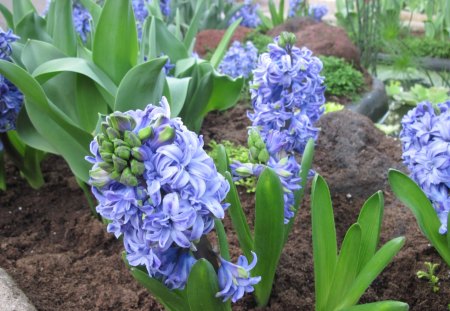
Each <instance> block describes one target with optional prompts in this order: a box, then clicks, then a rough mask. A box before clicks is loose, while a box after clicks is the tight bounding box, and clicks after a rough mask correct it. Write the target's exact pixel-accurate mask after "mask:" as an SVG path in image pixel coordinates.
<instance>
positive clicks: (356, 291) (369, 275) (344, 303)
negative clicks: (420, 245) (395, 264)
mask: <svg viewBox="0 0 450 311" xmlns="http://www.w3.org/2000/svg"><path fill="white" fill-rule="evenodd" d="M403 244H405V238H404V237H398V238H395V239H392V240H390V241H389V242H387V243H386V244H385V245H383V247H382V248H381V249H380V250H379V251H378V252H376V253H375V255H374V256H373V257H372V258H371V259H370V260H369V262H368V263H367V264H366V265H365V266H364V268H363V269H362V270H361V271H360V273H359V274H358V276H357V277H356V279H355V281H354V282H353V285H352V286H351V287H350V289H349V290H348V292H347V294H346V295H345V296H344V297H341V300H340V303H339V305H338V306H337V307H336V310H340V309H342V308H345V307H350V306H353V305H354V304H356V303H357V302H358V300H359V299H360V298H361V296H362V295H363V294H364V292H365V291H366V290H367V288H368V287H369V286H370V284H371V283H372V282H373V280H375V278H376V277H377V276H378V275H379V274H380V273H381V271H383V269H384V268H385V267H386V266H387V265H388V264H389V262H391V260H392V258H393V257H394V256H395V255H396V254H397V253H398V252H399V251H400V249H401V248H402V246H403Z"/></svg>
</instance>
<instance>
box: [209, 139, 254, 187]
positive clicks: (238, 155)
mask: <svg viewBox="0 0 450 311" xmlns="http://www.w3.org/2000/svg"><path fill="white" fill-rule="evenodd" d="M208 146H209V147H210V148H211V151H210V152H209V153H208V154H209V156H210V157H211V158H212V159H213V160H214V162H217V161H218V156H219V148H221V147H220V146H223V147H224V148H225V151H226V153H227V155H228V157H229V159H230V161H231V162H234V161H239V162H242V163H248V162H249V158H248V154H249V149H248V148H247V147H245V146H240V145H236V144H235V143H233V142H231V141H229V140H222V141H221V142H220V144H218V143H217V142H216V141H215V140H211V141H210V142H209V144H208ZM235 184H236V185H237V186H242V187H244V188H245V189H246V191H247V193H254V192H255V191H256V178H255V176H249V177H246V178H243V179H241V180H238V181H235Z"/></svg>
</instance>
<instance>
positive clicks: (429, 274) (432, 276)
mask: <svg viewBox="0 0 450 311" xmlns="http://www.w3.org/2000/svg"><path fill="white" fill-rule="evenodd" d="M424 265H425V268H426V271H424V270H419V271H417V273H416V275H417V277H418V278H419V279H427V280H428V282H429V283H430V285H431V287H432V289H433V292H434V293H437V292H438V291H439V278H438V277H437V275H436V269H437V267H439V264H437V263H432V262H429V261H425V263H424Z"/></svg>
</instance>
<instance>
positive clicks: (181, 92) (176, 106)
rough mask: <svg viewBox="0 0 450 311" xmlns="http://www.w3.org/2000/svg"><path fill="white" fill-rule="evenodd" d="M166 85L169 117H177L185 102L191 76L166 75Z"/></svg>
mask: <svg viewBox="0 0 450 311" xmlns="http://www.w3.org/2000/svg"><path fill="white" fill-rule="evenodd" d="M166 80H167V86H168V91H169V93H170V98H171V101H170V114H171V117H172V118H173V117H178V115H179V114H180V112H181V110H183V105H184V103H185V102H186V96H187V92H188V89H189V83H190V81H191V78H181V79H178V78H173V77H167V78H166Z"/></svg>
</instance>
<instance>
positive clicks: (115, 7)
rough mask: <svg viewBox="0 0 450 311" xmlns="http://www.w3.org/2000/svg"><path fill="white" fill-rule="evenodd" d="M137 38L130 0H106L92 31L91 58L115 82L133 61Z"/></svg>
mask: <svg viewBox="0 0 450 311" xmlns="http://www.w3.org/2000/svg"><path fill="white" fill-rule="evenodd" d="M137 55H138V40H137V30H136V20H135V18H134V13H133V8H132V6H131V1H115V0H106V2H105V5H104V6H103V9H102V13H101V15H100V19H99V21H98V25H97V28H96V31H95V35H94V44H93V49H92V60H93V61H94V63H95V64H96V65H97V66H98V67H100V69H102V70H103V71H104V72H105V73H106V74H107V75H108V76H109V77H110V78H111V79H112V80H113V81H114V83H115V84H116V85H118V84H119V83H120V81H121V80H122V78H123V77H124V76H125V74H126V73H127V72H128V71H129V70H130V69H131V68H133V67H134V66H135V65H136V63H137Z"/></svg>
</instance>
